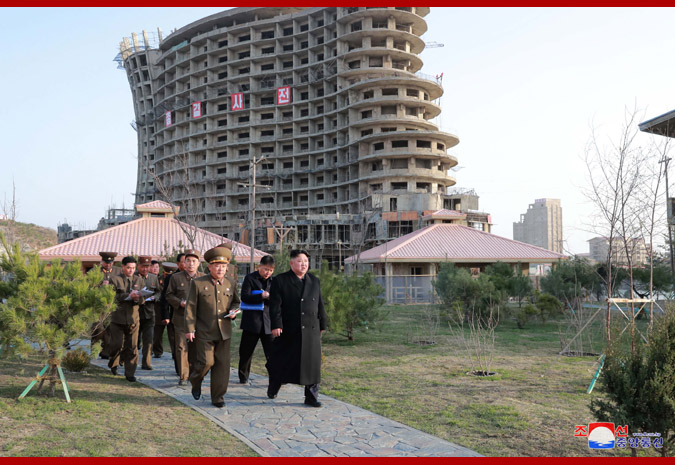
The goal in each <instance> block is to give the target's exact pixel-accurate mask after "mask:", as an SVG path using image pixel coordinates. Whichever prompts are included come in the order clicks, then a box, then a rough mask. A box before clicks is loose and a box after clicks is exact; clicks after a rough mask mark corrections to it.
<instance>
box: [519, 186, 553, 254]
mask: <svg viewBox="0 0 675 465" xmlns="http://www.w3.org/2000/svg"><path fill="white" fill-rule="evenodd" d="M513 239H514V240H516V241H521V242H525V243H526V244H531V245H536V246H539V247H543V248H544V249H548V250H551V251H553V252H558V253H563V229H562V207H561V206H560V199H536V200H535V201H534V203H531V204H530V205H529V206H528V207H527V212H525V213H524V214H522V215H520V221H518V222H517V223H513Z"/></svg>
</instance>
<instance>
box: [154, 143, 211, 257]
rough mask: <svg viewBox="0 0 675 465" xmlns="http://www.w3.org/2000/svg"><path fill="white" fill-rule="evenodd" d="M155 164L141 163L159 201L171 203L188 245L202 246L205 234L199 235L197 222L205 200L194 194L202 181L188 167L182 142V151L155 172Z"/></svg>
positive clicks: (191, 246)
mask: <svg viewBox="0 0 675 465" xmlns="http://www.w3.org/2000/svg"><path fill="white" fill-rule="evenodd" d="M156 166H157V165H153V166H148V165H146V164H144V169H145V170H146V172H147V173H148V175H149V176H150V177H152V180H153V183H154V186H155V191H156V192H157V193H158V194H159V197H160V198H161V200H164V201H166V202H167V203H169V204H170V205H171V208H172V209H173V213H174V219H175V221H176V222H177V224H178V226H179V227H180V229H181V230H182V231H183V233H184V234H185V237H186V238H187V241H188V242H189V243H190V248H193V249H200V250H201V249H203V248H204V235H203V234H200V230H199V227H198V226H197V224H198V222H199V220H200V218H201V216H202V212H203V211H204V207H205V205H204V202H205V200H204V199H203V198H201V196H200V197H198V196H197V194H198V192H197V190H198V186H203V184H204V180H203V179H197V177H196V175H195V174H194V173H193V172H192V170H191V169H190V157H189V154H188V153H186V151H185V144H184V143H182V153H180V154H179V155H177V156H176V157H174V158H173V160H172V161H165V162H164V164H163V165H162V168H163V170H162V171H161V172H157V170H156ZM199 194H201V192H199Z"/></svg>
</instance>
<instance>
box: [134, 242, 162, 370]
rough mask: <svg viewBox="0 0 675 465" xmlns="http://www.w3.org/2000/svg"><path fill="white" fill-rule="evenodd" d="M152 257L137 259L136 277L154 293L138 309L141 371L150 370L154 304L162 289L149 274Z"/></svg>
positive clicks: (155, 277)
mask: <svg viewBox="0 0 675 465" xmlns="http://www.w3.org/2000/svg"><path fill="white" fill-rule="evenodd" d="M151 261H152V257H147V256H143V255H141V256H140V257H138V273H137V274H138V275H139V276H140V277H141V278H143V281H145V288H146V289H147V290H149V291H153V292H154V293H153V294H152V295H151V296H149V297H147V298H145V299H144V301H143V303H142V304H141V306H140V308H139V316H140V326H139V329H138V331H139V336H138V339H139V341H138V342H139V346H141V347H142V349H143V350H142V357H141V369H142V370H152V339H153V331H154V328H155V312H156V311H159V310H156V309H155V302H156V301H158V300H159V296H160V295H161V293H162V288H161V287H160V285H159V280H158V279H157V275H155V274H153V273H150V265H151V263H150V262H151Z"/></svg>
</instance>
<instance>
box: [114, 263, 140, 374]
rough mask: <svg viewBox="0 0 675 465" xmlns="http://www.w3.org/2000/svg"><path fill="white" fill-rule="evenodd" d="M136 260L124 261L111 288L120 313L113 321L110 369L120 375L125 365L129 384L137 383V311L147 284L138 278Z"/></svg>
mask: <svg viewBox="0 0 675 465" xmlns="http://www.w3.org/2000/svg"><path fill="white" fill-rule="evenodd" d="M135 271H136V259H135V258H134V257H131V256H129V257H124V259H123V260H122V272H123V274H121V275H117V276H113V277H112V280H111V282H110V284H111V285H112V286H113V288H114V289H115V303H116V304H117V309H116V310H115V311H114V312H113V313H112V317H111V319H110V348H109V352H108V354H109V355H110V360H108V368H110V371H111V372H112V374H113V375H116V374H117V367H118V366H119V365H120V364H122V363H123V364H124V376H125V377H126V378H127V380H128V381H132V382H133V381H136V377H135V376H134V374H135V373H136V365H137V364H138V325H139V315H138V310H139V306H140V304H141V302H142V301H143V296H142V295H141V292H140V291H141V289H143V287H144V286H145V281H144V280H143V278H141V277H140V276H138V275H135V274H134V272H135Z"/></svg>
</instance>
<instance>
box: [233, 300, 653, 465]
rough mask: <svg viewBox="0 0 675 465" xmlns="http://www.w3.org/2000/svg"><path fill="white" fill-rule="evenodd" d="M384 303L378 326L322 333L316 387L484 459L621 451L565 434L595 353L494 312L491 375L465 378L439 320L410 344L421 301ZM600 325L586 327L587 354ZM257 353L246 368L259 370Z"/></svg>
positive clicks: (584, 412)
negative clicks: (589, 336)
mask: <svg viewBox="0 0 675 465" xmlns="http://www.w3.org/2000/svg"><path fill="white" fill-rule="evenodd" d="M388 309H389V316H388V318H387V321H386V322H385V323H383V324H382V325H381V328H380V330H379V331H377V330H371V331H368V332H357V333H356V340H355V341H354V342H349V341H347V339H346V338H343V337H340V336H338V335H336V334H331V333H326V334H325V335H324V344H323V352H324V356H325V360H324V365H323V373H322V386H321V392H323V393H325V394H327V395H330V396H333V397H336V398H338V399H340V400H343V401H345V402H349V403H352V404H355V405H358V406H360V407H363V408H365V409H368V410H372V411H374V412H376V413H378V414H380V415H383V416H385V417H388V418H391V419H394V420H397V421H399V422H401V423H404V424H406V425H409V426H412V427H415V428H418V429H420V430H422V431H425V432H427V433H430V434H433V435H435V436H438V437H441V438H443V439H447V440H448V441H451V442H454V443H457V444H460V445H462V446H465V447H469V448H471V449H473V450H475V451H477V452H479V453H481V454H484V455H488V456H602V455H609V456H614V455H620V456H623V455H629V452H627V451H626V450H620V449H615V450H612V451H610V452H598V451H595V450H590V449H589V448H588V442H587V439H586V438H581V437H574V426H575V425H582V424H588V423H589V422H593V421H595V419H594V418H593V417H592V416H591V412H590V410H589V408H588V405H589V401H590V399H591V397H592V396H597V395H599V393H598V390H597V386H596V390H594V392H593V393H592V394H591V395H587V394H586V390H587V388H588V385H589V384H590V382H591V379H592V377H593V375H594V373H595V370H596V368H597V360H598V358H597V357H563V356H559V355H557V354H558V352H559V351H560V349H561V346H560V342H559V337H558V327H559V322H548V323H546V324H542V323H540V322H537V323H530V324H529V325H528V326H527V327H526V328H525V329H523V330H519V329H518V328H517V326H516V324H515V322H514V321H512V320H509V319H508V318H502V321H501V322H500V325H499V327H498V329H497V336H496V349H495V357H494V362H493V365H492V371H496V372H497V373H498V374H497V375H496V376H493V377H488V378H479V377H475V376H471V375H467V372H468V371H469V370H470V368H471V367H470V365H469V364H468V361H467V359H466V356H465V353H464V349H463V346H462V344H461V342H460V341H458V340H456V339H454V338H453V337H452V336H451V333H450V331H449V329H448V327H447V324H445V323H441V326H440V328H439V331H438V335H437V337H436V344H433V345H427V346H421V345H418V344H416V343H413V342H412V341H413V340H414V339H415V336H422V335H423V334H424V332H423V331H422V330H421V329H420V328H419V326H420V318H418V315H419V313H420V312H421V311H422V307H416V306H392V307H389V308H388ZM640 323H642V322H640ZM561 324H562V322H561ZM600 324H601V323H600V319H598V321H597V322H596V324H595V325H594V329H592V331H594V332H595V334H596V335H597V337H596V338H595V340H596V341H597V343H596V345H595V347H593V349H594V351H595V352H600V351H601V345H599V344H600V342H601V341H602V336H601V335H602V333H601V328H600ZM444 325H445V326H444ZM563 329H564V328H563ZM237 337H238V336H237ZM233 347H235V346H233ZM236 347H238V345H237V346H236ZM257 350H258V351H259V352H256V355H255V358H254V367H253V371H255V372H257V373H265V371H264V367H263V364H262V359H263V356H262V351H261V350H260V349H259V348H258V349H257ZM233 362H235V361H234V360H233ZM629 426H630V425H629ZM640 454H641V455H643V454H644V453H643V452H640ZM652 454H653V452H650V454H649V455H652ZM654 455H655V454H654Z"/></svg>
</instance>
